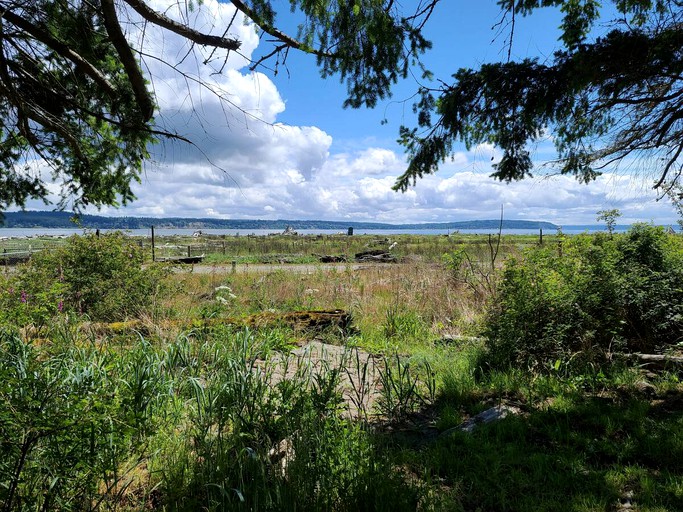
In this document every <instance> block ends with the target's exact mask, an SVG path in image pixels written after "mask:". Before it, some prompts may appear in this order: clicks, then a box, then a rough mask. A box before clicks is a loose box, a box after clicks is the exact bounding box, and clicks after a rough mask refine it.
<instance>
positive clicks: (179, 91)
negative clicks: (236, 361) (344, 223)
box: [29, 0, 675, 225]
mask: <svg viewBox="0 0 683 512" xmlns="http://www.w3.org/2000/svg"><path fill="white" fill-rule="evenodd" d="M151 5H153V6H154V7H155V8H156V9H157V10H159V11H163V12H165V13H166V14H167V15H168V16H170V17H172V18H175V19H179V20H181V21H189V22H190V23H192V24H194V26H196V27H197V28H199V29H200V30H202V31H204V32H210V33H214V34H219V35H222V34H223V32H224V30H225V27H226V26H228V25H229V24H230V23H231V20H232V25H230V27H231V28H230V30H229V32H228V35H234V36H235V37H237V38H238V39H240V40H241V41H242V47H241V49H240V52H239V53H236V52H231V53H230V54H226V53H225V52H221V51H217V52H212V51H210V50H208V49H204V48H201V47H198V46H195V47H193V48H190V45H189V43H188V42H187V41H185V40H184V39H182V38H180V37H178V36H176V35H174V34H172V33H169V32H167V31H161V30H159V29H157V28H155V27H151V26H149V25H147V26H145V25H144V24H142V23H140V22H139V20H137V19H135V17H134V16H133V15H131V18H130V20H129V23H127V24H126V30H127V34H128V37H129V40H130V41H131V42H132V44H133V46H134V47H135V48H138V49H139V50H140V51H142V52H144V53H145V54H152V53H153V54H155V55H158V56H160V58H159V59H149V58H147V59H145V62H146V65H147V69H146V71H147V73H148V74H149V75H150V76H152V77H153V80H152V86H153V89H154V92H155V96H156V98H157V101H158V104H159V115H158V116H157V121H158V123H159V125H160V127H162V128H164V129H167V130H169V131H173V132H177V133H180V134H182V135H183V136H186V137H188V138H189V139H191V140H192V141H193V143H194V145H187V144H185V143H181V142H168V141H167V142H165V143H162V144H160V145H158V146H156V147H154V148H153V155H152V159H151V161H150V162H149V163H148V165H147V167H146V171H145V173H144V175H143V176H142V182H141V184H140V185H136V186H135V187H134V190H135V193H136V195H137V196H138V200H137V201H136V202H134V203H133V204H132V205H131V206H129V207H128V208H126V209H125V210H115V209H112V208H104V209H103V211H102V212H101V213H104V214H110V215H144V216H184V217H224V218H272V219H275V218H289V219H329V220H349V221H354V220H356V221H369V220H375V221H379V222H389V223H406V222H447V221H458V220H468V219H484V218H497V216H498V215H499V212H500V207H501V205H502V206H503V208H504V211H505V217H506V218H509V219H513V218H520V219H530V220H548V221H551V222H555V223H557V224H563V225H569V224H584V223H594V222H595V212H596V211H598V210H600V209H604V208H619V209H620V210H622V212H623V213H624V217H623V218H622V219H621V220H623V221H624V222H631V221H634V220H652V221H654V222H658V223H660V222H661V223H665V222H667V223H668V222H674V220H675V214H674V212H673V209H672V208H671V207H670V205H668V204H667V202H666V201H661V202H656V201H655V199H656V196H655V194H654V192H653V191H652V190H650V189H649V188H648V187H647V186H645V185H643V182H642V180H639V179H638V178H635V177H634V176H633V175H631V174H628V173H621V174H619V173H616V172H611V173H607V174H605V175H604V176H602V177H600V178H599V179H598V180H597V181H596V182H595V183H592V184H590V185H588V186H586V185H581V184H579V183H578V182H577V181H576V180H574V179H573V178H571V177H566V176H559V177H548V178H538V179H528V180H525V181H523V182H520V183H512V184H504V183H500V182H497V181H494V180H493V179H491V178H490V177H489V175H490V174H491V172H492V171H493V169H492V165H493V164H495V162H497V161H498V159H499V158H500V154H499V152H498V151H497V150H496V149H495V148H494V147H493V146H492V145H490V144H481V145H479V146H477V147H476V148H473V149H472V150H471V151H464V150H463V151H459V152H456V153H455V154H454V155H453V157H452V158H450V159H448V161H447V162H445V163H444V164H443V166H442V169H441V170H440V171H439V172H438V173H437V174H435V175H430V176H427V177H425V178H424V179H422V180H420V181H419V182H418V183H417V185H416V186H415V187H414V188H411V189H409V190H408V191H407V192H405V193H397V192H394V191H393V190H392V186H393V184H394V183H395V180H396V177H397V176H398V175H400V174H401V173H402V172H403V171H404V169H405V165H406V160H405V156H404V155H403V154H401V153H397V152H396V151H394V150H393V149H390V148H387V147H382V145H381V144H377V143H376V142H375V143H372V144H371V143H368V144H366V145H359V147H358V148H357V149H353V150H350V149H349V148H348V147H345V151H344V152H337V153H333V152H332V151H331V148H332V147H333V141H332V137H331V136H330V135H329V134H328V133H326V132H325V131H324V130H323V129H321V128H319V127H316V126H291V125H286V124H283V123H281V122H280V121H279V120H278V117H279V116H280V115H281V114H282V112H284V109H285V101H284V100H283V98H282V97H281V95H280V93H279V92H278V90H277V88H276V86H275V85H274V84H273V82H272V81H271V79H270V78H269V77H268V76H266V75H264V74H262V73H258V72H251V71H249V70H248V68H246V67H245V66H246V64H247V62H248V58H250V57H251V56H252V54H253V53H254V52H255V51H256V49H257V46H258V44H259V38H258V35H257V33H256V30H255V29H254V27H253V25H250V24H248V23H245V22H244V19H243V17H242V15H241V14H240V13H235V9H234V7H233V5H232V4H230V3H221V2H217V1H216V0H204V1H203V2H202V3H201V4H199V5H197V8H196V9H195V10H194V11H193V12H191V13H188V12H185V11H184V10H180V9H179V8H178V5H179V3H175V2H170V1H169V0H154V1H153V2H151ZM233 18H234V19H233ZM143 29H144V30H143ZM191 49H192V50H193V51H195V52H198V53H197V55H196V56H192V55H191V54H190V55H188V52H189V51H190V50H191ZM204 60H208V61H209V64H208V65H207V66H203V65H202V64H201V63H202V62H203V61H204ZM32 168H33V169H34V172H49V169H47V166H45V165H44V164H41V163H40V162H35V163H33V164H32ZM58 188H59V187H55V192H56V191H57V190H58ZM29 207H38V208H41V207H42V204H29Z"/></svg>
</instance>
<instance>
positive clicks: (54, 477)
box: [0, 330, 149, 511]
mask: <svg viewBox="0 0 683 512" xmlns="http://www.w3.org/2000/svg"><path fill="white" fill-rule="evenodd" d="M118 362H121V363H125V361H123V360H115V359H114V358H112V357H111V354H108V353H104V352H101V351H95V352H89V351H85V350H82V349H77V348H74V347H64V349H63V350H60V349H59V348H55V353H54V354H52V355H47V354H45V353H43V352H41V351H40V349H39V348H37V347H35V346H33V345H31V344H27V343H25V342H24V341H22V340H21V339H20V338H19V336H18V335H16V334H13V333H9V332H7V331H2V330H0V452H1V453H2V457H0V503H4V504H5V505H4V508H3V510H17V511H23V510H86V509H87V510H91V509H92V508H97V506H96V505H95V504H96V503H99V501H100V500H101V499H104V497H103V496H104V494H108V493H109V492H110V490H111V489H113V488H115V487H116V485H117V484H118V482H119V479H120V477H121V475H120V474H119V470H120V466H121V464H122V463H123V462H124V461H125V460H127V459H128V458H129V457H132V456H133V455H134V454H135V451H136V446H137V445H138V444H139V436H138V433H139V432H140V431H144V424H143V422H142V421H138V419H139V418H140V419H142V418H143V417H144V414H143V413H144V411H142V410H141V409H140V404H139V403H137V402H135V400H134V399H133V397H132V396H131V395H132V393H131V390H129V389H127V388H126V386H123V385H122V384H121V383H122V382H123V380H122V378H121V377H122V376H123V375H125V374H123V373H122V372H119V371H117V370H125V369H126V368H125V365H124V366H123V367H122V368H116V363H118ZM133 391H134V392H137V393H138V395H139V397H140V401H142V402H143V403H144V402H146V401H148V400H149V397H148V396H147V393H146V391H144V390H143V392H139V390H136V389H133ZM143 395H144V396H143ZM103 492H104V494H103Z"/></svg>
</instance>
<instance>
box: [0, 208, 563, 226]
mask: <svg viewBox="0 0 683 512" xmlns="http://www.w3.org/2000/svg"><path fill="white" fill-rule="evenodd" d="M151 226H154V227H155V228H160V229H233V230H244V231H247V230H269V229H270V230H280V231H282V230H284V229H286V228H287V227H291V228H292V229H294V230H339V231H347V230H348V228H353V229H359V230H361V229H362V230H398V231H420V230H451V231H456V230H482V229H484V230H489V229H498V228H499V226H500V220H499V219H498V220H467V221H457V222H429V223H413V224H388V223H382V222H356V221H325V220H283V219H278V220H252V219H209V218H203V219H193V218H182V217H167V218H153V217H105V216H102V215H81V216H79V219H78V222H77V223H75V222H74V220H73V215H72V214H71V213H68V212H42V211H40V212H39V211H25V212H7V213H5V214H4V222H3V223H2V225H0V229H2V228H23V229H32V228H42V229H49V228H55V229H148V228H150V227H151ZM502 227H503V229H524V230H532V229H533V230H538V229H544V230H557V229H558V228H559V226H557V225H556V224H553V223H552V222H546V221H528V220H514V219H510V220H508V219H504V220H503V226H502Z"/></svg>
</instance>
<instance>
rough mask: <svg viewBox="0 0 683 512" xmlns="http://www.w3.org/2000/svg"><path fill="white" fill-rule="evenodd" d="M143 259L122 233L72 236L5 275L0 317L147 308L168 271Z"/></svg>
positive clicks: (37, 319) (99, 315)
mask: <svg viewBox="0 0 683 512" xmlns="http://www.w3.org/2000/svg"><path fill="white" fill-rule="evenodd" d="M142 262H143V254H142V250H141V249H140V248H139V247H138V246H137V245H136V244H135V243H133V241H132V240H130V239H127V238H126V237H124V236H123V235H122V234H121V233H110V234H106V235H103V236H100V237H97V236H95V235H86V236H73V237H71V238H69V240H68V242H67V243H66V244H65V245H64V246H63V247H60V248H58V249H55V250H51V251H45V252H41V253H38V254H35V255H34V256H33V258H32V259H31V261H30V262H29V263H28V264H27V265H25V266H23V267H21V268H20V269H19V271H18V272H17V273H16V274H15V275H13V276H11V277H10V278H9V279H7V280H6V282H5V286H4V287H3V289H2V292H1V293H0V303H2V306H3V312H4V314H3V315H2V316H4V320H5V322H6V323H11V324H14V325H26V324H28V323H33V324H38V325H40V324H43V323H45V322H46V321H48V320H49V319H50V318H51V317H53V316H54V315H56V314H59V313H65V312H69V311H71V312H76V313H81V314H87V315H88V316H90V318H92V319H93V320H106V321H110V322H111V321H118V320H124V319H126V318H130V317H137V316H139V315H141V314H144V313H150V312H152V310H153V308H154V305H155V299H156V297H157V296H158V295H159V293H160V292H161V290H162V284H163V277H164V276H165V274H166V272H167V270H166V269H164V268H162V267H159V266H154V265H153V266H149V267H147V268H144V267H143V266H142ZM0 320H2V318H0Z"/></svg>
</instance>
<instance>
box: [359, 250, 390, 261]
mask: <svg viewBox="0 0 683 512" xmlns="http://www.w3.org/2000/svg"><path fill="white" fill-rule="evenodd" d="M355 260H356V261H357V262H358V263H362V262H367V261H379V262H384V263H394V262H396V256H394V255H393V254H391V253H390V252H389V251H385V250H382V249H375V250H372V251H363V252H359V253H356V255H355Z"/></svg>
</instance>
